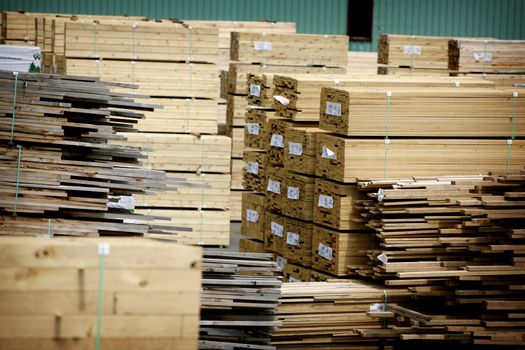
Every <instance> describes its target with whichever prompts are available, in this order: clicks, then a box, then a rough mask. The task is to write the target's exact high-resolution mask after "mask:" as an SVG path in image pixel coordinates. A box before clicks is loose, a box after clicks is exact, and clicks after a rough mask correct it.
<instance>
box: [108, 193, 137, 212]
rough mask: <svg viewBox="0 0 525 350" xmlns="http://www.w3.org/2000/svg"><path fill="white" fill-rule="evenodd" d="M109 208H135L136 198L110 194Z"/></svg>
mask: <svg viewBox="0 0 525 350" xmlns="http://www.w3.org/2000/svg"><path fill="white" fill-rule="evenodd" d="M108 208H115V209H126V210H133V209H135V198H134V197H133V196H109V202H108Z"/></svg>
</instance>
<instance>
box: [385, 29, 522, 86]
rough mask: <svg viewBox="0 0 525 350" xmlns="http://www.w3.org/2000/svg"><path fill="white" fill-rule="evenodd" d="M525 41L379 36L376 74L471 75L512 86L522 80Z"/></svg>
mask: <svg viewBox="0 0 525 350" xmlns="http://www.w3.org/2000/svg"><path fill="white" fill-rule="evenodd" d="M524 58H525V41H522V40H496V39H494V38H456V37H440V36H416V35H398V34H382V35H380V37H379V43H378V60H377V62H378V63H379V64H382V66H379V67H378V73H379V74H394V75H454V76H456V75H472V76H477V77H480V78H484V79H487V80H491V81H494V82H496V84H497V85H498V86H502V87H512V86H514V84H523V83H525V79H524V78H523V73H525V65H524V64H523V62H524Z"/></svg>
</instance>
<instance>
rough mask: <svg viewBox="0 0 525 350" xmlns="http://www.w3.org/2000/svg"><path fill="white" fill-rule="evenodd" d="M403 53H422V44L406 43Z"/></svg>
mask: <svg viewBox="0 0 525 350" xmlns="http://www.w3.org/2000/svg"><path fill="white" fill-rule="evenodd" d="M403 53H404V54H405V55H421V46H417V45H405V46H404V47H403Z"/></svg>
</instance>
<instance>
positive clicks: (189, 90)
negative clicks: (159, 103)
mask: <svg viewBox="0 0 525 350" xmlns="http://www.w3.org/2000/svg"><path fill="white" fill-rule="evenodd" d="M65 74H69V75H86V76H92V77H99V78H100V79H102V80H105V81H108V82H114V83H125V84H138V86H139V87H138V88H132V87H131V86H128V85H122V86H120V87H116V88H114V91H115V92H125V93H136V94H142V95H148V96H152V97H156V96H162V97H197V98H209V99H217V98H218V97H219V93H218V91H219V78H218V77H219V71H218V69H217V66H216V65H214V64H188V63H172V62H143V61H137V62H132V61H112V60H93V59H70V58H68V59H67V60H66V61H65ZM173 81H176V82H177V84H170V83H169V82H173ZM167 82H168V83H167Z"/></svg>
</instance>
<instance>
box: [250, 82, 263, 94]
mask: <svg viewBox="0 0 525 350" xmlns="http://www.w3.org/2000/svg"><path fill="white" fill-rule="evenodd" d="M250 96H257V97H260V96H261V86H260V85H257V84H250Z"/></svg>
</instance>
